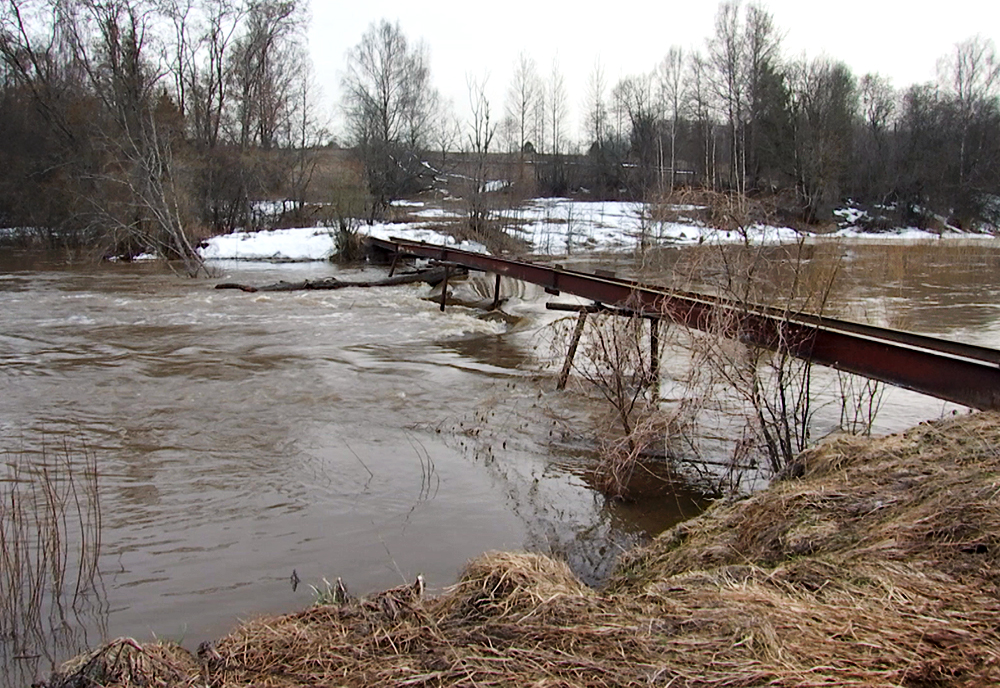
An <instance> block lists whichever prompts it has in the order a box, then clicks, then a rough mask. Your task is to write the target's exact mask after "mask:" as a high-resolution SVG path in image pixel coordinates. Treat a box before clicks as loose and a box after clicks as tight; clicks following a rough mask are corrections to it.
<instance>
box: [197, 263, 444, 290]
mask: <svg viewBox="0 0 1000 688" xmlns="http://www.w3.org/2000/svg"><path fill="white" fill-rule="evenodd" d="M452 274H454V272H453V273H452ZM444 275H445V268H433V269H431V270H421V271H418V272H408V273H404V274H401V275H394V276H393V277H386V278H383V279H379V280H364V281H357V282H349V281H346V280H339V279H337V278H335V277H325V278H323V279H318V280H304V281H302V282H285V281H281V282H275V283H274V284H266V285H264V286H262V287H254V286H251V285H249V284H236V283H234V282H224V283H222V284H216V285H215V288H216V289H239V290H240V291H248V292H257V291H306V290H310V289H314V290H320V289H326V290H329V289H347V288H348V287H394V286H397V285H399V284H412V283H414V282H426V283H427V284H429V285H431V286H434V285H435V284H439V283H441V282H443V281H444Z"/></svg>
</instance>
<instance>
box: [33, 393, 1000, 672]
mask: <svg viewBox="0 0 1000 688" xmlns="http://www.w3.org/2000/svg"><path fill="white" fill-rule="evenodd" d="M795 473H796V475H797V477H790V478H786V479H783V480H780V481H776V482H775V483H774V484H772V485H771V486H770V487H769V488H768V489H766V490H763V491H761V492H759V493H757V494H755V495H753V496H751V497H748V498H746V499H741V500H736V501H722V502H719V503H717V504H716V505H715V506H713V507H712V508H710V509H709V510H708V511H707V512H705V513H704V514H703V515H702V516H699V517H697V518H694V519H692V520H690V521H687V522H685V523H682V524H681V525H678V526H676V527H674V528H672V529H671V530H669V531H667V532H666V533H664V534H663V535H662V536H661V537H659V538H657V539H656V540H655V541H654V542H653V543H652V544H651V545H649V546H647V547H645V548H641V549H639V550H636V551H633V552H630V553H628V554H627V555H626V556H625V557H624V559H623V561H622V562H621V564H620V566H619V568H618V572H617V573H616V574H615V576H614V577H613V578H612V580H611V582H610V583H609V584H608V585H607V586H606V587H605V588H603V589H601V590H594V589H591V588H588V587H586V586H585V585H583V584H582V583H580V582H579V580H578V579H576V577H574V576H573V574H572V573H571V572H570V571H569V569H568V567H566V566H565V564H563V563H562V562H559V561H556V560H553V559H550V558H548V557H545V556H541V555H535V554H519V553H491V554H486V555H483V556H482V557H479V558H477V559H475V560H473V561H472V562H470V563H469V564H468V566H467V567H466V570H465V572H464V575H463V576H462V579H461V580H460V582H459V583H458V584H456V585H455V586H453V587H452V588H450V589H449V590H448V591H446V592H445V593H444V594H443V595H440V596H437V597H433V598H425V597H424V596H423V594H422V593H423V589H422V585H419V584H415V585H410V586H402V587H400V588H395V589H392V590H388V591H385V592H382V593H379V594H376V595H371V596H368V597H366V598H363V599H360V600H348V601H346V602H342V601H340V600H339V599H338V600H337V601H336V602H335V603H334V604H328V605H317V606H314V607H312V608H310V609H307V610H304V611H302V612H298V613H294V614H288V615H284V616H276V617H267V618H260V619H256V620H253V621H250V622H248V623H246V624H243V625H241V626H239V627H238V628H236V629H235V630H234V631H233V632H232V633H231V634H229V635H228V636H226V637H224V638H221V639H220V640H219V641H218V642H216V643H212V644H203V646H202V647H201V648H200V650H199V652H198V656H197V657H196V656H193V655H191V654H190V653H188V652H186V651H185V650H182V649H180V648H178V647H176V646H172V645H169V644H148V645H140V644H139V643H135V642H134V641H128V640H124V641H123V640H119V641H115V642H114V643H112V644H110V645H108V646H106V647H104V648H102V649H100V650H98V651H96V652H95V653H91V654H89V655H86V656H84V657H81V658H77V660H74V662H71V663H69V664H68V665H67V666H66V667H64V670H63V673H62V674H61V675H56V676H53V677H52V679H51V680H50V681H49V683H48V684H47V685H48V686H50V688H54V687H56V686H60V687H62V686H69V685H82V684H81V683H79V681H80V680H82V679H84V677H85V678H86V679H89V680H92V681H95V680H96V681H99V682H100V683H102V684H103V685H113V686H125V685H159V686H194V685H208V686H212V687H218V688H223V687H226V688H228V687H236V686H250V685H253V686H280V687H286V686H287V687H291V686H304V685H317V684H322V685H352V686H370V685H384V686H417V685H433V686H445V685H448V686H450V685H478V686H482V685H511V686H513V685H518V686H522V685H546V686H569V685H574V686H610V685H650V684H655V685H671V686H710V685H711V686H720V685H725V686H746V685H764V684H767V685H779V686H792V685H795V686H820V685H846V684H850V685H872V686H900V685H903V686H930V685H934V686H944V685H949V686H950V685H954V686H966V685H968V686H972V685H988V684H995V683H996V682H997V681H998V680H1000V627H998V625H997V623H996V619H997V618H1000V413H977V414H971V415H961V416H955V417H949V418H946V419H943V420H940V421H935V422H929V423H923V424H920V425H918V426H916V427H914V428H912V429H910V430H908V431H906V432H903V433H899V434H896V435H890V436H888V437H884V438H879V439H874V440H866V439H861V438H853V437H842V438H834V439H830V440H827V441H826V442H824V443H823V444H822V445H820V446H818V447H816V448H814V449H810V450H808V451H806V452H804V453H803V454H802V455H801V456H800V457H799V459H798V461H797V464H796V471H795ZM101 672H103V673H101Z"/></svg>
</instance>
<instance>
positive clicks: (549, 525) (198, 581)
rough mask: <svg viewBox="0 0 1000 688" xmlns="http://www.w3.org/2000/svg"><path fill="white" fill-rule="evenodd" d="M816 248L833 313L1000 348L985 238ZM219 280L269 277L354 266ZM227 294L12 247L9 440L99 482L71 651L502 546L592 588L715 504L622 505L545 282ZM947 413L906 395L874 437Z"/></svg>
mask: <svg viewBox="0 0 1000 688" xmlns="http://www.w3.org/2000/svg"><path fill="white" fill-rule="evenodd" d="M908 248H909V250H908ZM820 253H821V254H822V255H819V256H814V257H813V259H815V260H831V259H832V258H831V257H832V256H834V255H835V256H836V259H837V260H838V261H840V263H841V264H842V266H843V267H842V273H843V277H845V278H846V279H844V280H843V286H842V287H839V291H838V293H837V303H838V304H839V305H838V307H839V309H840V311H841V314H843V315H846V316H851V317H853V318H854V319H863V320H867V321H871V322H877V323H879V324H889V325H893V326H905V327H906V328H907V329H911V330H913V331H916V332H922V333H927V334H932V335H936V336H942V337H950V338H954V339H957V340H959V341H966V342H970V343H976V344H982V345H986V346H997V345H998V344H1000V336H998V335H1000V251H998V250H997V249H995V248H993V247H992V245H983V244H977V245H975V246H973V247H971V248H968V247H963V246H958V245H957V244H947V245H942V246H941V247H938V248H935V249H934V250H933V251H930V250H926V249H923V248H919V249H918V250H913V247H905V246H879V245H864V244H857V245H853V244H852V245H851V246H850V247H849V248H842V247H840V246H837V247H835V248H824V249H822V250H821V251H820ZM672 260H673V259H672ZM674 266H675V264H674ZM218 269H219V271H220V277H221V276H223V275H224V276H225V278H226V279H227V280H233V281H240V282H248V283H255V284H263V283H268V282H272V281H276V280H278V279H286V280H290V281H292V280H301V279H304V278H315V277H320V276H327V275H331V274H338V269H337V268H336V267H334V266H331V265H327V264H305V265H266V264H222V265H220V266H219V268H218ZM656 270H659V277H660V280H659V281H661V282H669V277H670V276H669V275H668V274H667V268H665V267H662V266H661V267H659V268H656V269H655V270H654V273H655V271H656ZM354 273H357V271H356V270H355V271H349V274H354ZM375 274H377V273H376V271H375V270H374V269H372V270H369V271H366V276H369V275H375ZM642 276H643V278H645V279H655V278H656V277H657V275H656V274H652V275H651V274H649V271H648V270H647V271H645V272H642ZM213 285H214V281H190V280H186V279H183V278H180V277H177V276H174V275H173V274H171V273H169V272H167V271H165V270H164V269H163V268H162V267H160V266H157V265H101V266H93V265H74V264H69V265H67V264H65V263H62V262H59V261H55V260H52V259H50V258H45V257H39V256H29V255H24V254H6V255H3V256H0V361H2V367H0V389H2V394H0V434H2V438H3V446H2V450H3V451H4V452H5V453H6V456H7V460H8V461H12V460H14V459H15V458H16V459H17V460H21V461H24V460H29V461H30V460H32V457H38V456H41V455H42V453H43V452H51V451H52V450H53V448H54V447H59V448H62V447H66V448H68V449H69V451H70V452H77V453H83V452H86V453H89V454H90V455H91V456H93V457H94V459H95V460H96V462H97V465H98V468H99V472H100V490H101V505H102V514H103V542H102V558H101V572H102V576H101V581H100V585H101V590H102V594H101V602H100V604H98V605H97V606H96V608H95V609H94V610H92V613H91V614H90V615H88V617H87V618H86V619H84V620H83V624H82V626H81V627H80V628H81V629H83V630H85V631H86V632H85V633H84V632H83V630H81V631H80V633H79V635H78V636H77V637H76V640H75V645H76V646H81V645H94V644H96V643H98V642H100V641H101V639H102V638H103V637H116V636H122V635H130V636H134V637H137V638H139V639H146V638H151V637H154V636H155V637H158V638H165V639H169V640H175V641H178V642H182V643H183V644H184V645H186V646H187V647H190V648H193V647H195V646H197V644H198V643H199V642H200V641H202V640H206V639H211V638H214V637H217V636H219V635H222V634H224V633H225V632H226V631H227V630H228V629H230V628H231V627H232V626H233V624H234V623H235V622H236V621H237V620H239V619H246V618H248V617H252V616H256V615H259V614H263V613H272V612H287V611H291V610H294V609H297V608H301V607H304V606H307V605H308V604H310V603H311V601H312V599H313V595H314V593H313V591H312V589H311V588H310V587H309V586H310V585H315V586H322V581H323V579H324V578H326V579H329V580H333V579H335V578H336V577H341V578H343V580H344V581H345V582H346V584H347V586H348V588H349V589H350V590H351V592H352V593H364V592H368V591H371V590H375V589H381V588H385V587H389V586H393V585H397V584H399V583H401V582H403V581H404V580H407V581H408V580H412V579H413V577H414V576H416V575H417V574H418V573H419V574H423V575H424V576H425V578H426V580H427V583H428V586H429V588H430V589H431V590H432V591H433V590H435V589H436V590H440V589H441V588H442V587H444V586H447V585H449V584H451V583H453V582H454V581H455V579H456V576H457V575H458V573H459V571H460V569H461V566H462V564H463V563H464V562H465V561H466V560H468V559H469V558H471V557H474V556H476V555H478V554H480V553H482V552H484V551H486V550H490V549H524V548H528V549H531V550H535V551H543V552H549V553H553V554H556V555H558V556H562V557H565V558H566V559H567V560H568V561H569V562H570V563H571V565H572V566H573V568H574V569H575V570H576V571H577V572H578V573H579V574H580V575H581V576H582V577H583V578H584V579H585V580H587V581H589V582H599V581H600V580H601V579H602V578H603V577H604V576H605V575H607V572H608V570H609V569H610V567H611V566H612V565H613V563H614V560H615V558H616V556H617V555H618V554H619V553H620V552H621V551H622V550H623V549H625V548H627V547H629V546H632V545H633V544H635V543H637V542H640V541H642V540H643V539H644V538H648V537H650V536H652V535H655V534H656V533H658V532H660V531H662V530H663V529H664V528H666V527H668V526H670V525H672V524H673V523H675V522H677V521H678V520H680V519H682V518H684V517H686V516H689V515H691V514H694V513H697V511H698V510H699V509H700V508H701V507H702V506H703V505H704V503H705V502H704V499H703V498H702V497H700V496H699V495H698V494H697V493H696V492H694V491H691V490H689V489H685V488H682V487H678V488H677V489H676V490H675V491H674V492H672V493H671V494H670V495H669V496H667V495H661V496H659V497H657V498H651V499H647V500H645V501H643V502H639V503H628V504H624V503H618V502H609V501H606V500H605V499H604V498H602V497H601V496H600V495H599V494H598V493H597V492H596V491H595V489H594V488H593V487H592V484H591V483H592V480H591V479H590V477H589V475H590V472H589V471H590V469H591V468H592V466H593V463H594V451H593V441H592V440H593V438H592V428H593V420H592V418H593V408H592V407H593V403H592V402H591V401H588V400H587V399H586V398H584V397H581V396H579V395H574V394H558V393H556V392H554V391H553V387H554V383H553V379H552V378H553V370H552V366H551V359H552V354H551V352H550V351H548V349H547V344H546V342H547V341H548V336H547V333H546V323H548V322H551V320H552V318H553V317H554V316H552V315H551V314H548V313H547V312H546V311H545V307H544V303H545V300H546V298H547V297H546V295H545V294H544V293H542V292H541V290H540V289H535V288H532V287H525V286H523V285H522V286H520V287H516V288H515V287H511V286H508V287H505V288H507V289H509V290H511V294H510V295H511V296H513V299H512V300H511V302H510V303H509V305H508V306H507V308H506V311H507V312H508V313H509V314H511V315H512V316H514V317H513V318H512V319H511V320H510V321H505V320H494V319H489V318H485V317H483V316H482V314H481V313H478V312H476V311H474V310H470V309H464V308H459V307H454V308H449V309H448V310H447V312H446V313H444V314H441V313H440V312H439V311H438V308H437V305H436V304H434V303H430V302H428V301H426V300H424V299H423V298H421V297H423V296H425V295H426V287H423V286H406V287H396V288H391V289H346V290H340V291H332V292H300V293H272V294H260V293H257V294H248V293H243V292H238V291H216V290H214V289H213V288H212V287H213ZM950 411H951V407H950V406H947V405H944V404H942V403H941V402H938V401H935V400H933V399H928V398H926V397H922V396H920V395H916V394H911V393H907V392H901V391H895V390H893V391H892V392H890V394H889V395H888V396H887V398H886V400H885V402H884V408H883V411H882V414H881V416H880V418H881V425H880V426H879V429H881V430H895V429H900V428H902V427H906V426H908V425H911V424H914V423H916V422H918V421H920V420H923V419H926V418H929V417H935V416H938V415H940V414H942V413H946V412H950ZM296 582H297V583H296ZM0 642H4V641H2V640H0ZM75 649H76V647H74V643H68V644H66V646H65V647H62V648H61V649H57V650H55V651H54V652H53V654H55V655H57V656H56V657H55V659H57V660H61V659H64V658H65V657H64V656H61V655H64V654H66V653H68V652H69V651H72V650H75ZM42 654H43V656H42V657H41V658H35V659H34V660H31V659H30V658H29V660H19V659H18V660H16V659H13V658H11V657H9V656H8V653H6V652H5V656H4V661H5V662H8V663H9V664H8V666H7V667H6V668H7V674H8V675H9V676H17V675H20V676H21V677H22V678H23V677H24V676H27V677H28V678H29V679H30V678H31V677H32V675H33V674H32V672H34V671H36V670H44V669H46V668H47V667H48V664H47V659H46V658H45V657H44V654H45V653H44V652H43V653H42ZM19 672H20V674H19Z"/></svg>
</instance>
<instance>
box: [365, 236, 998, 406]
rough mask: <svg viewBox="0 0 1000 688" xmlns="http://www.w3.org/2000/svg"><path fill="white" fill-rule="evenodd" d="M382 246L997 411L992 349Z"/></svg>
mask: <svg viewBox="0 0 1000 688" xmlns="http://www.w3.org/2000/svg"><path fill="white" fill-rule="evenodd" d="M369 242H370V243H373V244H374V245H376V246H379V247H380V248H382V249H385V250H391V251H395V252H397V253H403V254H406V255H411V256H417V257H423V258H430V259H437V260H442V261H450V262H453V263H457V264H460V265H463V266H465V267H467V268H469V269H471V270H480V271H483V272H491V273H494V274H497V275H504V276H506V277H511V278H513V279H518V280H522V281H525V282H531V283H533V284H537V285H540V286H542V287H543V288H545V290H546V291H548V292H550V293H551V292H556V293H558V292H565V293H567V294H572V295H574V296H579V297H582V298H585V299H590V300H592V301H596V302H598V303H600V304H607V305H611V306H614V307H616V308H624V309H627V310H628V311H631V312H635V313H637V314H641V315H645V316H653V317H666V318H669V319H670V320H673V321H675V322H678V323H681V324H683V325H686V326H688V327H691V328H694V329H698V330H703V331H709V332H717V333H720V334H723V335H725V336H727V337H732V338H734V339H738V340H740V341H742V342H745V343H748V344H754V345H757V346H763V347H766V348H768V349H771V350H775V351H782V352H787V353H789V354H791V355H794V356H797V357H799V358H802V359H806V360H809V361H813V362H815V363H819V364H822V365H826V366H830V367H832V368H835V369H837V370H843V371H846V372H850V373H855V374H858V375H862V376H864V377H868V378H872V379H874V380H880V381H882V382H887V383H889V384H893V385H897V386H899V387H903V388H906V389H910V390H913V391H915V392H920V393H923V394H929V395H931V396H934V397H937V398H939V399H944V400H946V401H952V402H955V403H958V404H962V405H965V406H970V407H972V408H977V409H1000V351H998V350H996V349H990V348H987V347H981V346H973V345H969V344H961V343H958V342H950V341H946V340H943V339H937V338H935V337H927V336H924V335H918V334H913V333H910V332H900V331H896V330H890V329H886V328H881V327H875V326H872V325H863V324H860V323H852V322H847V321H843V320H836V319H833V318H825V317H822V316H818V315H809V314H797V313H796V314H787V313H785V312H783V311H780V310H779V309H774V308H767V307H762V306H756V305H747V304H739V303H735V302H732V301H728V300H726V299H722V298H719V297H714V296H709V295H705V294H696V293H693V292H683V291H674V290H670V289H666V288H664V287H657V286H653V285H646V284H640V283H639V282H634V281H631V280H623V279H617V278H614V277H606V276H598V275H591V274H587V273H583V272H577V271H574V270H565V269H562V268H553V267H548V266H543V265H535V264H532V263H526V262H522V261H516V260H509V259H506V258H498V257H495V256H489V255H485V254H481V253H473V252H470V251H463V250H460V249H454V248H448V247H446V246H438V245H434V244H425V243H422V242H413V241H407V240H403V239H393V240H391V241H384V240H378V239H369Z"/></svg>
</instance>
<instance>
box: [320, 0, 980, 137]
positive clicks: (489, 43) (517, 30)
mask: <svg viewBox="0 0 1000 688" xmlns="http://www.w3.org/2000/svg"><path fill="white" fill-rule="evenodd" d="M764 5H765V7H767V8H768V9H769V10H770V11H771V13H772V15H773V16H774V19H775V24H776V26H777V27H778V29H779V31H780V32H781V34H782V35H783V37H784V38H783V42H782V47H783V50H782V54H783V55H784V56H786V57H796V56H800V55H802V54H805V55H806V56H808V57H810V58H812V57H816V56H819V55H827V56H829V57H832V58H836V59H839V60H843V61H844V62H846V63H847V64H848V65H850V66H851V68H852V69H853V70H854V72H855V74H856V75H858V76H860V75H862V74H864V73H866V72H879V73H881V74H883V75H885V76H888V77H890V78H891V79H892V81H893V84H894V85H895V86H896V87H897V88H899V87H906V86H909V85H910V84H913V83H922V82H926V81H930V80H932V79H934V78H935V77H936V65H937V61H938V59H939V58H940V57H941V56H942V55H944V54H946V53H948V52H949V51H951V50H952V49H953V46H954V44H955V43H957V42H958V41H961V40H964V39H966V38H969V37H971V36H974V35H976V34H981V35H983V36H985V37H987V38H991V39H993V40H994V42H997V41H998V39H1000V0H949V1H947V2H941V1H940V0H935V1H934V2H930V1H928V0H915V1H912V2H904V1H900V0H833V1H830V2H815V1H811V0H770V2H765V3H764ZM717 9H718V3H717V2H715V1H714V0H710V1H708V2H705V1H703V0H684V1H677V0H666V1H664V0H660V1H658V2H644V3H635V2H624V3H623V2H600V3H584V2H577V3H575V4H571V3H568V2H565V0H563V1H560V2H554V1H552V0H505V1H504V2H502V3H498V2H483V3H477V2H475V0H472V1H470V0H462V1H459V0H431V1H430V2H426V3H422V2H414V1H413V0H367V1H362V2H356V3H350V4H347V3H341V2H337V3H334V2H329V1H328V0H313V2H312V21H311V25H310V31H309V42H310V52H311V54H312V58H313V63H314V68H315V73H316V77H317V81H318V83H319V85H320V86H321V88H322V90H323V93H324V106H325V107H326V108H327V109H328V110H333V109H334V108H335V106H336V101H337V99H338V98H339V82H340V75H341V74H342V71H343V69H344V64H345V56H346V53H347V51H348V50H349V49H350V48H351V47H352V46H354V45H356V44H357V43H358V41H359V40H360V39H361V36H362V34H363V33H364V32H365V30H366V29H367V28H368V26H369V24H371V23H372V22H374V21H378V20H380V19H383V18H385V19H388V20H389V21H393V22H394V21H397V20H398V21H399V23H400V26H401V28H402V29H403V33H404V34H405V35H406V36H407V38H408V39H409V40H411V41H418V40H423V41H424V42H425V43H426V44H427V45H428V46H429V48H430V57H431V75H432V80H433V82H434V85H435V86H436V87H437V88H438V90H439V91H441V93H442V94H443V95H444V96H445V97H447V98H450V99H452V100H453V101H454V103H455V111H456V114H458V115H459V116H460V117H462V118H463V119H464V118H465V117H466V115H467V111H468V96H467V89H466V76H467V75H468V74H472V75H473V76H476V77H480V78H481V77H482V75H484V74H487V73H488V74H489V87H490V93H489V95H490V99H491V103H492V106H493V108H494V111H495V112H498V113H499V112H502V110H503V99H504V93H505V91H506V88H507V84H508V82H509V81H510V77H511V73H512V70H513V65H514V62H515V60H517V57H518V55H519V54H520V53H521V52H522V51H526V52H527V54H528V55H530V56H531V57H532V58H533V59H534V60H535V63H536V66H537V68H538V71H539V73H540V74H541V75H542V76H545V75H547V74H548V73H549V72H550V70H551V66H552V61H553V59H558V61H559V64H560V68H561V71H562V72H563V74H564V75H565V78H566V87H567V91H568V97H569V103H570V107H571V121H572V129H571V136H572V138H574V139H575V138H578V137H579V127H578V126H577V122H578V116H577V113H578V112H579V111H580V110H581V109H582V105H583V102H584V100H585V98H586V91H587V80H588V77H589V74H590V72H591V71H592V69H593V66H594V63H595V61H596V60H597V59H598V58H599V59H600V61H601V63H602V64H603V65H604V70H605V74H606V77H607V80H608V82H609V84H614V82H616V81H617V80H618V79H619V78H620V77H623V76H627V75H630V74H637V73H641V72H646V71H649V70H651V69H652V68H653V67H654V66H655V65H656V64H657V63H658V62H659V61H660V60H662V58H663V56H664V55H665V54H666V52H667V49H668V48H669V47H670V46H671V45H680V46H681V47H683V48H685V49H686V50H687V49H691V48H698V49H700V48H703V47H704V45H705V40H706V38H707V37H708V36H709V35H710V34H711V33H712V31H713V22H714V18H715V14H716V11H717Z"/></svg>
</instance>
